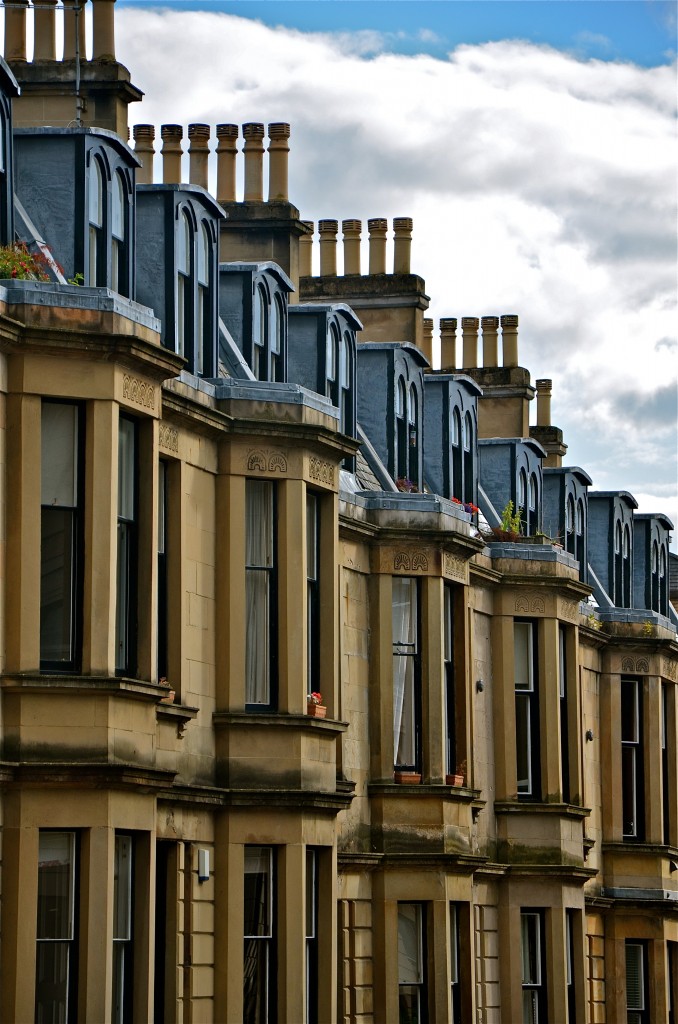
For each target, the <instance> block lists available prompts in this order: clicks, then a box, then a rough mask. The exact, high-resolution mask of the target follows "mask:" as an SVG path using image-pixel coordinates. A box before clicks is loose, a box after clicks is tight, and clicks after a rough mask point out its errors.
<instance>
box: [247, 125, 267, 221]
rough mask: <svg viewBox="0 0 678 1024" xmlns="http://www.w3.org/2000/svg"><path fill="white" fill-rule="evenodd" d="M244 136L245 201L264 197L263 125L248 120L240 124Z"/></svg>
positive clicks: (259, 201)
mask: <svg viewBox="0 0 678 1024" xmlns="http://www.w3.org/2000/svg"><path fill="white" fill-rule="evenodd" d="M242 133H243V135H244V137H245V146H244V153H245V202H246V203H247V202H257V203H261V202H263V198H264V144H263V142H262V139H263V137H264V126H263V124H258V123H256V122H253V121H250V122H248V124H244V125H243V126H242Z"/></svg>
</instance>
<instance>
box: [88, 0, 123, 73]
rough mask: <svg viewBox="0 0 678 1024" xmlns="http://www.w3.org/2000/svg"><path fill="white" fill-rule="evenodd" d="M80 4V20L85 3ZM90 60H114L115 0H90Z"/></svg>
mask: <svg viewBox="0 0 678 1024" xmlns="http://www.w3.org/2000/svg"><path fill="white" fill-rule="evenodd" d="M80 6H81V11H80V20H81V21H82V18H83V14H84V7H85V5H84V3H82V4H81V5H80ZM80 56H81V57H83V58H84V56H85V53H84V50H83V51H82V52H81V54H80ZM92 60H105V61H110V62H111V63H112V62H113V61H114V60H115V0H92Z"/></svg>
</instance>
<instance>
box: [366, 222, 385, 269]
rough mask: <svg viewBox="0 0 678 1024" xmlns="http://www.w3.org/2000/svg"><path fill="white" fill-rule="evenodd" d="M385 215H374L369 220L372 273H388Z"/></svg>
mask: <svg viewBox="0 0 678 1024" xmlns="http://www.w3.org/2000/svg"><path fill="white" fill-rule="evenodd" d="M387 227H388V223H387V221H386V219H385V218H384V217H372V219H371V220H368V222H367V229H368V231H369V233H370V274H385V273H386V229H387Z"/></svg>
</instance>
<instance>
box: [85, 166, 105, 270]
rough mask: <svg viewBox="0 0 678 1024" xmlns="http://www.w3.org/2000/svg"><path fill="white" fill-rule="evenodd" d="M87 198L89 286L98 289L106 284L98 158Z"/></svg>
mask: <svg viewBox="0 0 678 1024" xmlns="http://www.w3.org/2000/svg"><path fill="white" fill-rule="evenodd" d="M87 187H88V196H87V219H88V222H89V227H88V248H89V252H88V263H87V282H86V283H87V284H88V285H90V287H93V288H96V287H97V286H99V285H105V283H106V251H105V242H106V235H105V231H104V172H103V168H102V166H101V161H100V160H99V158H98V157H92V161H91V163H90V165H89V175H88V183H87Z"/></svg>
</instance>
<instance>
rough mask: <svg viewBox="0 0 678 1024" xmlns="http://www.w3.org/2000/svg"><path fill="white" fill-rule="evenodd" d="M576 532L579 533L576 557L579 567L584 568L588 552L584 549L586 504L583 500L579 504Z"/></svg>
mask: <svg viewBox="0 0 678 1024" xmlns="http://www.w3.org/2000/svg"><path fill="white" fill-rule="evenodd" d="M576 532H577V540H576V549H575V555H576V557H577V561H578V562H579V565H580V566H583V565H584V559H585V557H586V552H585V548H584V502H583V501H581V500H580V501H578V502H577V522H576Z"/></svg>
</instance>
